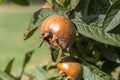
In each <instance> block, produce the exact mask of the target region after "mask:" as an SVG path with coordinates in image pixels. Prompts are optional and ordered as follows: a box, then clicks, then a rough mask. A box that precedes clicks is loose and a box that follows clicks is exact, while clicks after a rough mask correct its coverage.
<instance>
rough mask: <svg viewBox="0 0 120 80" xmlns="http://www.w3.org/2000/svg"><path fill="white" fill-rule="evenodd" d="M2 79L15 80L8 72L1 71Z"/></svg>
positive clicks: (0, 76) (0, 78) (0, 77)
mask: <svg viewBox="0 0 120 80" xmlns="http://www.w3.org/2000/svg"><path fill="white" fill-rule="evenodd" d="M0 80H15V79H13V78H12V77H11V76H9V75H8V74H7V73H5V72H2V71H0Z"/></svg>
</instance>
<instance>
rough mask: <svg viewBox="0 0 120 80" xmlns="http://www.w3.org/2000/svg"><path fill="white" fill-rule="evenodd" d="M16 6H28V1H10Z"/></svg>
mask: <svg viewBox="0 0 120 80" xmlns="http://www.w3.org/2000/svg"><path fill="white" fill-rule="evenodd" d="M10 1H12V2H14V3H16V4H19V5H23V6H28V5H29V2H28V0H10Z"/></svg>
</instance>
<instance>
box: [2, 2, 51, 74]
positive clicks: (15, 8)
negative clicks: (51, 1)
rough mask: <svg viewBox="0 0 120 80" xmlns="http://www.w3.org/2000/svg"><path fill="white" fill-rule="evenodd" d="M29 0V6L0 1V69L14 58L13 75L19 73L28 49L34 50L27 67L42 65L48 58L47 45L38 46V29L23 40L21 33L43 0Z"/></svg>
mask: <svg viewBox="0 0 120 80" xmlns="http://www.w3.org/2000/svg"><path fill="white" fill-rule="evenodd" d="M1 1H2V0H1ZM29 2H30V5H29V6H21V5H18V4H15V3H12V2H10V1H5V0H4V1H3V2H1V3H0V70H4V68H5V66H6V65H7V63H8V62H9V61H10V60H11V59H12V58H15V61H14V64H13V69H12V73H13V74H14V75H19V73H20V71H21V67H22V62H23V59H24V57H25V54H26V53H27V52H28V51H31V50H35V52H34V53H33V56H32V59H31V60H30V62H29V64H28V65H27V66H28V67H29V66H34V65H44V64H46V63H48V61H49V60H50V51H49V46H48V45H47V44H46V43H44V44H43V46H42V47H41V48H39V44H40V42H41V41H40V34H39V32H38V31H36V33H35V34H34V35H33V36H32V37H31V38H30V39H28V40H26V41H24V37H23V33H24V32H25V30H26V29H27V27H28V25H29V22H30V20H31V18H32V16H33V13H34V12H35V11H36V10H38V9H40V6H41V5H42V4H43V3H44V0H29ZM16 73H17V74H16Z"/></svg>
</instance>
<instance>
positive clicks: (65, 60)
mask: <svg viewBox="0 0 120 80" xmlns="http://www.w3.org/2000/svg"><path fill="white" fill-rule="evenodd" d="M57 68H58V69H59V70H60V73H59V74H61V73H65V74H66V75H67V76H68V77H67V79H68V78H70V79H71V80H80V79H81V78H82V65H81V62H80V61H79V60H78V59H76V58H74V57H70V56H65V57H62V59H61V62H59V63H57ZM59 74H58V75H59ZM67 79H65V80H67Z"/></svg>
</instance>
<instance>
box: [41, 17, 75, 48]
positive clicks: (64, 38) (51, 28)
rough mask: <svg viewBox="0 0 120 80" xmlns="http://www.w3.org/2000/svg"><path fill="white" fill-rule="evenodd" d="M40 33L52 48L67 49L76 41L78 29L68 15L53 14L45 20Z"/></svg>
mask: <svg viewBox="0 0 120 80" xmlns="http://www.w3.org/2000/svg"><path fill="white" fill-rule="evenodd" d="M40 33H41V35H42V38H43V42H44V41H47V42H48V43H49V44H50V46H51V47H52V48H55V49H60V48H62V49H66V48H67V47H70V46H71V45H72V43H73V42H74V40H75V35H76V30H75V26H74V24H73V23H72V22H71V21H70V20H69V19H68V18H67V17H64V16H60V15H52V16H50V17H48V18H46V19H45V20H44V21H43V23H42V25H41V28H40Z"/></svg>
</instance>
